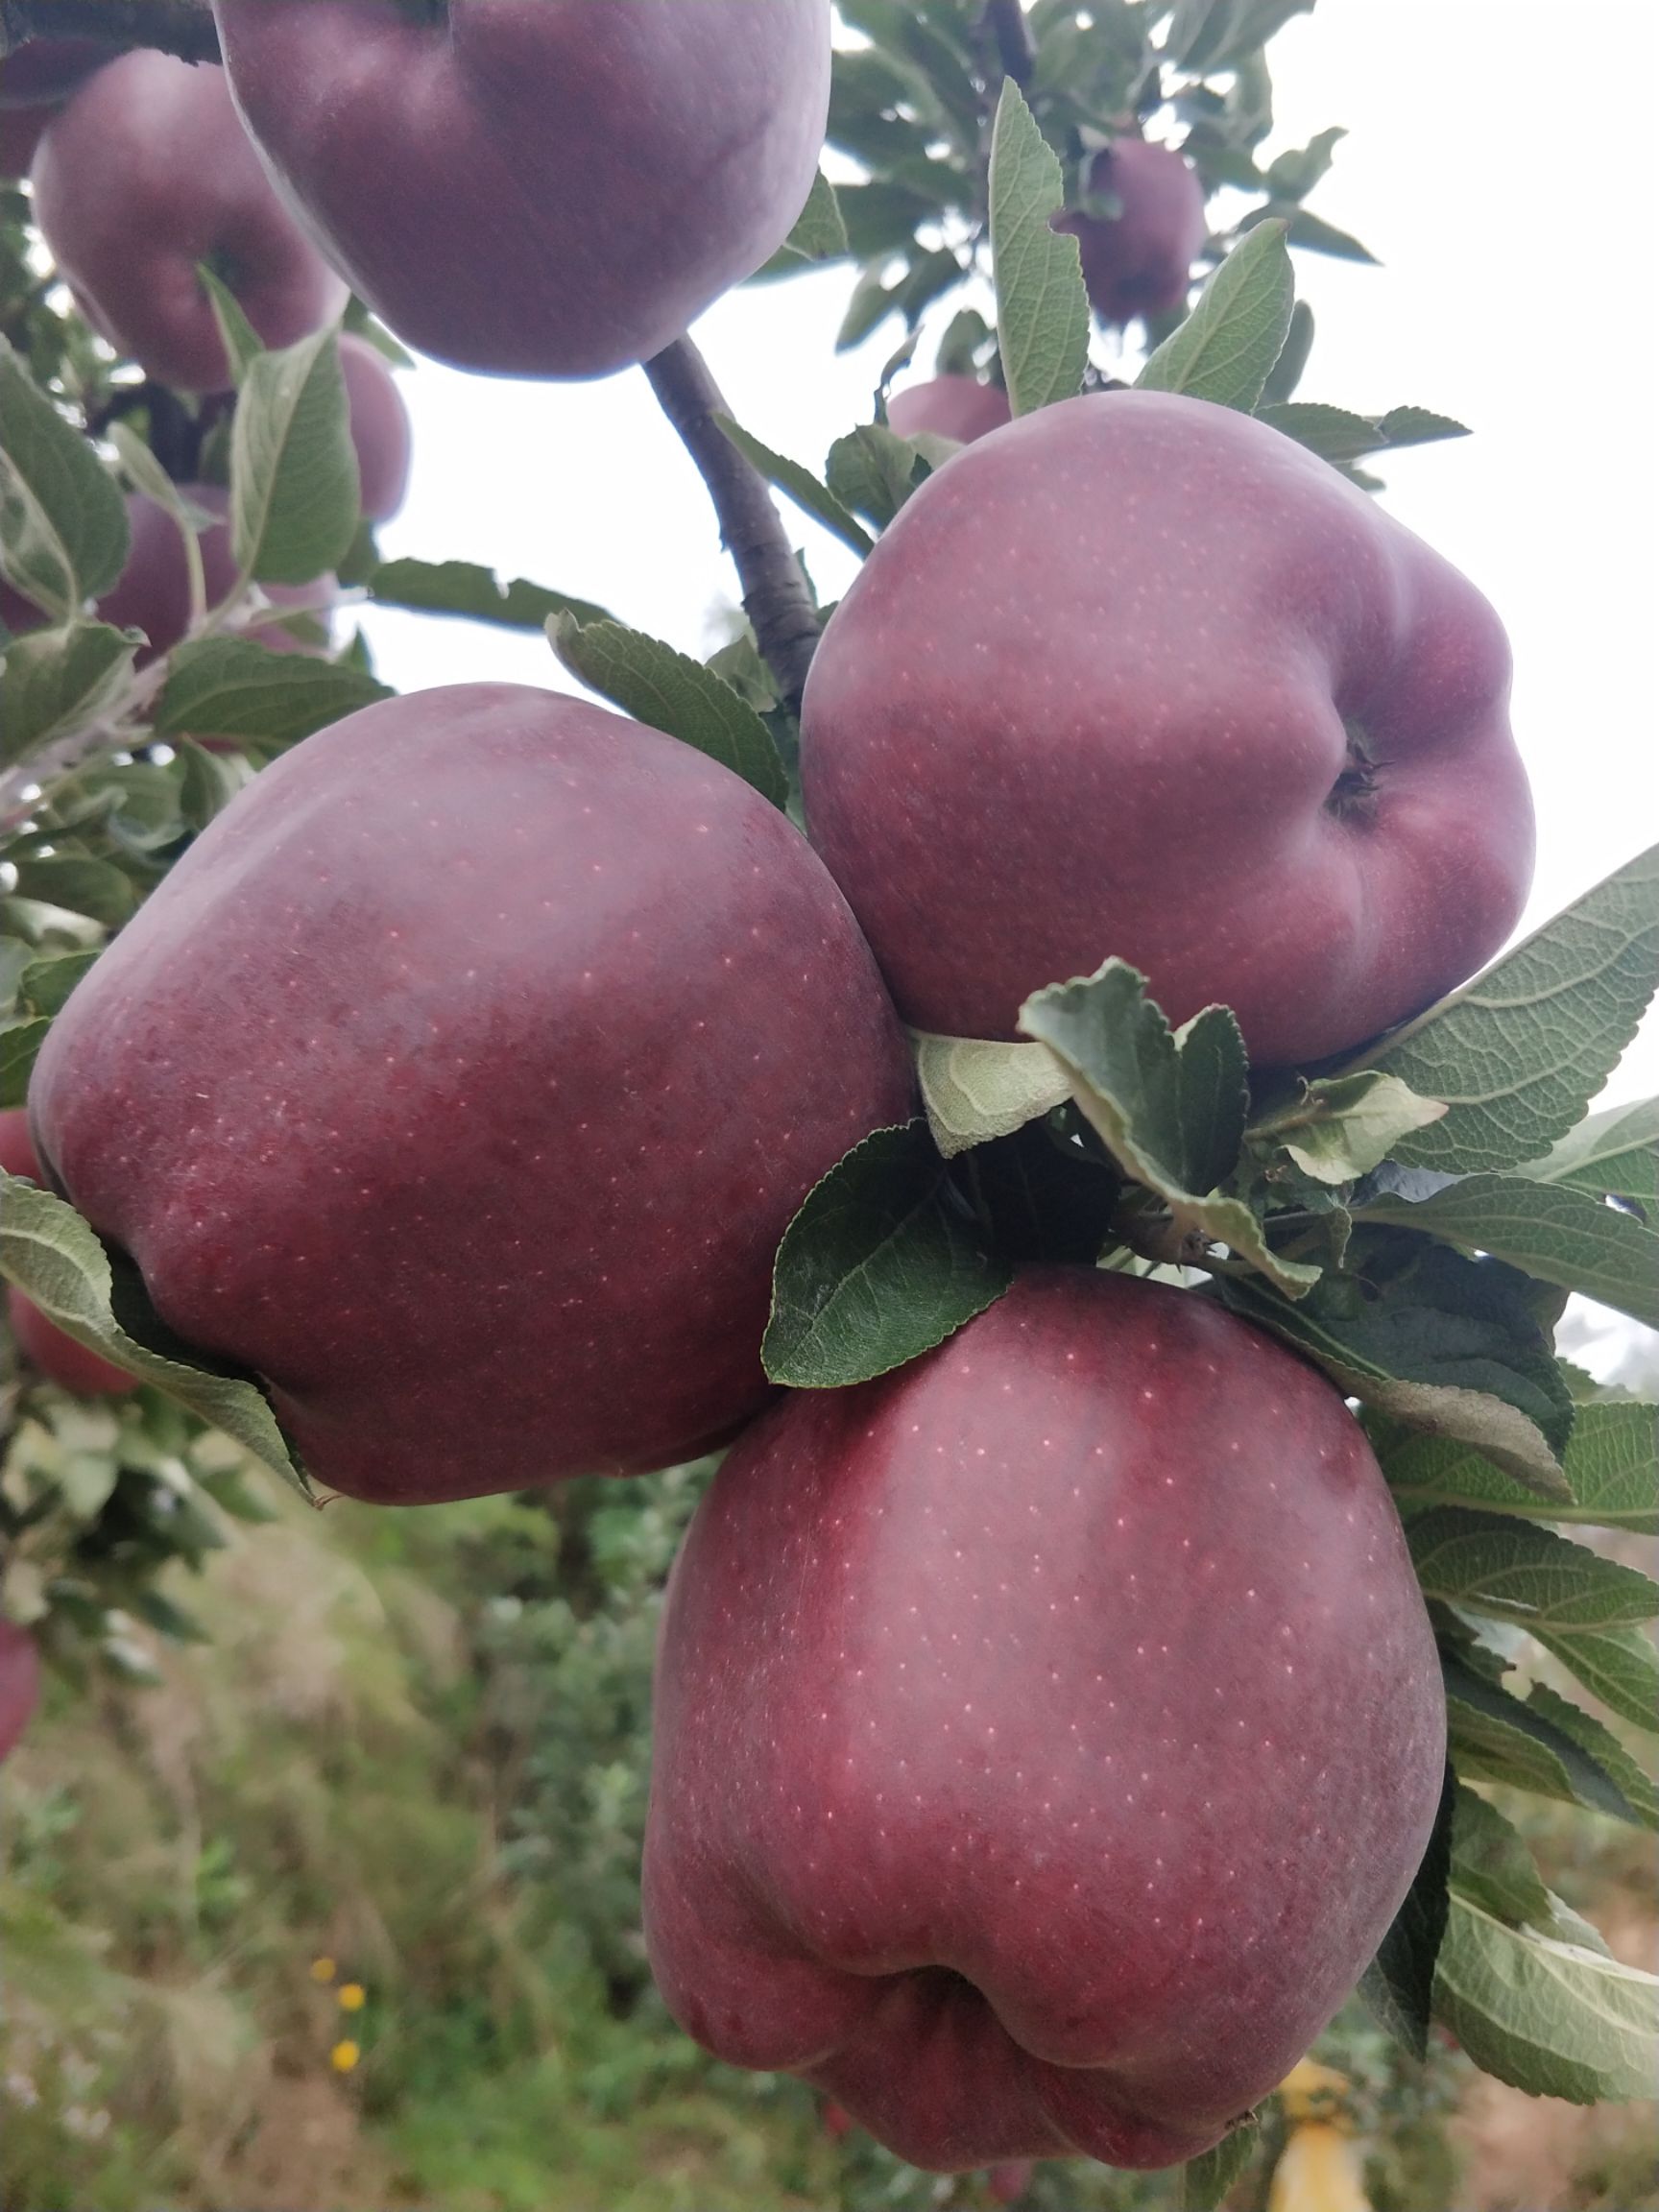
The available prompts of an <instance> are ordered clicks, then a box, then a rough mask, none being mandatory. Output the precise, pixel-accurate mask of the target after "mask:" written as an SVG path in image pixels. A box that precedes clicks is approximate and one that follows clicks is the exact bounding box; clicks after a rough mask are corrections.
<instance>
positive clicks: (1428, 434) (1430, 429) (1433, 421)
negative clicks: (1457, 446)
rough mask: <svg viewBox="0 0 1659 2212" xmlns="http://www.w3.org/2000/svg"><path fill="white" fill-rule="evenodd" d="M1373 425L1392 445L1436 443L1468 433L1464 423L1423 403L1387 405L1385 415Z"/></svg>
mask: <svg viewBox="0 0 1659 2212" xmlns="http://www.w3.org/2000/svg"><path fill="white" fill-rule="evenodd" d="M1377 427H1378V429H1379V430H1380V431H1381V432H1382V433H1383V438H1384V440H1385V441H1386V442H1387V444H1388V445H1392V446H1401V445H1439V444H1440V442H1441V441H1442V440H1443V439H1446V438H1467V437H1468V435H1469V426H1468V424H1467V423H1465V422H1457V421H1454V420H1453V419H1452V417H1451V416H1450V415H1436V414H1434V413H1433V412H1432V411H1431V409H1430V408H1427V407H1390V408H1389V410H1388V412H1387V414H1386V415H1379V416H1378V417H1377Z"/></svg>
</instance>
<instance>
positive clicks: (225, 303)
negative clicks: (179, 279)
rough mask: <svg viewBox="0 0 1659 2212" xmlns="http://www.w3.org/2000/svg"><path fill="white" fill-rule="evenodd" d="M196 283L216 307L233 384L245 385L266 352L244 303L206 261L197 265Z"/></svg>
mask: <svg viewBox="0 0 1659 2212" xmlns="http://www.w3.org/2000/svg"><path fill="white" fill-rule="evenodd" d="M196 280H197V282H198V283H199V284H200V285H201V286H202V289H203V290H204V292H205V293H206V295H207V298H208V301H209V303H210V304H211V306H212V309H213V320H214V321H215V322H216V323H217V324H218V325H219V335H220V337H221V338H222V339H223V340H224V343H225V358H226V359H227V360H228V362H229V364H230V377H231V381H232V382H233V383H235V384H238V385H240V384H243V383H245V382H246V381H247V377H248V372H249V370H250V369H251V368H252V365H253V363H254V362H255V361H256V360H257V359H258V357H259V355H260V354H261V353H263V352H264V350H265V344H264V341H263V339H261V337H260V336H259V333H258V331H257V330H255V329H254V327H253V325H252V323H250V322H249V320H248V318H247V316H246V314H244V312H243V309H242V302H241V301H240V300H238V299H237V297H236V295H235V293H234V292H232V291H231V289H230V287H229V285H228V284H227V283H225V282H224V281H223V279H222V278H221V277H219V276H217V275H216V274H215V273H214V271H213V270H211V269H210V268H209V267H208V266H207V264H206V262H205V261H200V262H198V263H197V265H196Z"/></svg>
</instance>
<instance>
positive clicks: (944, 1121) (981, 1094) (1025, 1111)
mask: <svg viewBox="0 0 1659 2212" xmlns="http://www.w3.org/2000/svg"><path fill="white" fill-rule="evenodd" d="M916 1072H917V1074H918V1076H919V1077H920V1078H921V1083H922V1103H923V1105H924V1106H925V1107H926V1110H927V1126H928V1128H929V1129H930V1130H931V1131H932V1133H933V1142H934V1143H935V1144H936V1145H937V1146H938V1147H939V1150H940V1152H941V1153H942V1154H943V1155H944V1157H945V1158H946V1159H947V1160H951V1159H954V1158H955V1156H956V1154H957V1153H958V1152H966V1151H967V1150H968V1149H969V1148H970V1147H971V1146H972V1145H974V1144H987V1143H989V1142H991V1141H992V1140H993V1139H994V1138H998V1137H1008V1136H1011V1135H1012V1134H1013V1132H1014V1131H1015V1130H1016V1129H1019V1128H1022V1127H1023V1125H1024V1124H1025V1123H1026V1122H1027V1121H1034V1120H1036V1119H1037V1118H1038V1116H1039V1115H1042V1114H1046V1113H1048V1112H1049V1111H1050V1109H1051V1108H1053V1107H1055V1106H1059V1105H1061V1104H1063V1103H1064V1101H1065V1100H1066V1099H1068V1098H1070V1095H1071V1079H1070V1075H1069V1074H1068V1073H1067V1072H1066V1070H1065V1069H1064V1068H1063V1067H1062V1066H1061V1064H1060V1062H1059V1061H1058V1060H1056V1059H1055V1057H1054V1055H1053V1053H1052V1052H1050V1051H1049V1049H1048V1047H1047V1046H1046V1045H1000V1044H997V1043H995V1042H994V1041H991V1040H988V1039H981V1038H977V1037H937V1036H934V1035H932V1034H931V1033H930V1032H928V1031H926V1030H919V1031H918V1032H917V1033H916Z"/></svg>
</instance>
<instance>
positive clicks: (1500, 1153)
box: [1366, 846, 1659, 1174]
mask: <svg viewBox="0 0 1659 2212" xmlns="http://www.w3.org/2000/svg"><path fill="white" fill-rule="evenodd" d="M1655 988H1659V846H1655V847H1653V848H1652V849H1651V850H1650V851H1648V852H1647V853H1643V854H1638V855H1637V857H1636V858H1635V859H1634V860H1631V861H1629V862H1628V863H1627V864H1626V865H1625V866H1624V867H1623V868H1621V869H1620V870H1619V871H1618V873H1617V874H1616V875H1613V876H1610V877H1608V878H1607V879H1606V881H1605V882H1603V883H1599V884H1597V886H1596V888H1595V889H1594V890H1593V891H1588V892H1586V893H1585V895H1584V897H1583V898H1582V899H1580V900H1578V901H1576V902H1575V904H1573V905H1571V906H1569V907H1568V908H1567V910H1566V911H1565V913H1562V914H1558V915H1556V916H1555V918H1554V920H1553V921H1551V922H1547V923H1546V924H1545V925H1544V926H1543V928H1542V929H1539V930H1538V931H1536V932H1535V933H1534V934H1533V935H1532V936H1530V937H1528V938H1527V940H1526V942H1525V943H1524V944H1522V945H1518V946H1517V947H1516V949H1515V950H1514V951H1513V952H1508V953H1505V954H1504V956H1503V959H1502V960H1500V961H1498V962H1497V964H1496V965H1495V966H1494V967H1491V968H1489V969H1488V970H1487V971H1486V973H1485V974H1483V975H1478V976H1477V977H1476V978H1475V980H1474V981H1473V982H1472V983H1466V984H1465V985H1464V986H1463V988H1462V990H1460V991H1457V992H1455V993H1454V994H1453V995H1452V997H1451V998H1446V999H1443V1000H1442V1001H1441V1003H1440V1004H1439V1005H1438V1006H1432V1007H1431V1008H1430V1009H1429V1011H1428V1012H1427V1013H1426V1014H1422V1015H1419V1017H1418V1018H1417V1020H1416V1021H1415V1022H1411V1023H1409V1024H1408V1026H1407V1027H1406V1028H1405V1029H1403V1030H1401V1031H1400V1032H1399V1033H1398V1034H1397V1035H1396V1036H1395V1037H1394V1038H1393V1039H1392V1040H1391V1041H1390V1042H1389V1043H1387V1044H1385V1045H1384V1046H1383V1048H1382V1049H1381V1050H1380V1051H1378V1052H1376V1053H1374V1054H1371V1055H1370V1056H1368V1059H1367V1061H1366V1065H1367V1066H1369V1067H1372V1068H1380V1069H1382V1070H1383V1071H1384V1072H1385V1073H1387V1074H1391V1075H1398V1076H1399V1077H1400V1078H1401V1079H1402V1081H1404V1082H1406V1083H1408V1084H1409V1085H1410V1087H1411V1089H1412V1090H1413V1091H1416V1092H1418V1093H1420V1094H1422V1095H1423V1096H1424V1097H1425V1098H1444V1099H1445V1100H1446V1101H1447V1104H1448V1107H1449V1109H1450V1110H1449V1112H1448V1113H1447V1115H1446V1117H1445V1118H1444V1120H1441V1121H1437V1122H1436V1123H1435V1124H1434V1126H1433V1127H1432V1128H1431V1129H1420V1130H1417V1131H1416V1132H1415V1133H1414V1134H1413V1135H1411V1136H1410V1137H1407V1138H1406V1139H1405V1140H1404V1141H1403V1142H1401V1143H1400V1145H1399V1147H1398V1148H1397V1151H1396V1155H1395V1157H1396V1158H1397V1159H1399V1160H1400V1161H1402V1162H1404V1163H1405V1164H1406V1165H1407V1166H1418V1167H1436V1168H1441V1169H1444V1170H1446V1171H1448V1172H1450V1173H1453V1174H1472V1173H1476V1172H1479V1171H1480V1170H1482V1169H1497V1168H1504V1167H1519V1166H1521V1165H1522V1164H1523V1163H1524V1162H1525V1161H1527V1160H1536V1159H1537V1158H1538V1157H1539V1156H1540V1154H1542V1153H1544V1152H1546V1151H1548V1149H1549V1147H1550V1146H1551V1145H1552V1144H1553V1143H1555V1142H1556V1141H1557V1140H1558V1139H1559V1138H1562V1137H1564V1136H1565V1135H1566V1134H1567V1132H1568V1130H1569V1129H1571V1128H1572V1126H1573V1124H1574V1123H1575V1121H1576V1120H1577V1119H1578V1118H1579V1117H1580V1115H1581V1114H1582V1113H1583V1111H1584V1107H1585V1104H1586V1102H1587V1101H1588V1100H1589V1099H1590V1098H1591V1097H1592V1096H1593V1095H1594V1094H1595V1093H1596V1092H1597V1091H1599V1089H1600V1087H1601V1085H1602V1083H1603V1082H1604V1081H1605V1080H1606V1077H1607V1075H1608V1072H1609V1071H1610V1070H1611V1069H1612V1067H1613V1065H1614V1063H1615V1061H1617V1060H1618V1058H1619V1056H1620V1054H1621V1053H1622V1052H1623V1049H1624V1047H1625V1046H1626V1045H1628V1044H1629V1042H1630V1040H1631V1038H1632V1037H1633V1036H1634V1035H1635V1034H1636V1027H1637V1024H1638V1023H1639V1022H1640V1021H1641V1019H1642V1016H1643V1014H1644V1012H1645V1011H1646V1009H1647V1002H1648V1000H1649V999H1650V998H1652V996H1653V993H1654V990H1655Z"/></svg>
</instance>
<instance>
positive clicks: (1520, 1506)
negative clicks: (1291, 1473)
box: [1373, 1400, 1659, 1535]
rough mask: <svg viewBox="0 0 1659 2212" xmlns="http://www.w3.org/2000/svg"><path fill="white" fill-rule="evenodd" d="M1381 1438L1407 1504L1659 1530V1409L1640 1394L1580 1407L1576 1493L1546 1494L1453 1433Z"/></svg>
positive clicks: (1569, 1453) (1573, 1444) (1573, 1448)
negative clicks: (1526, 1485) (1638, 1397)
mask: <svg viewBox="0 0 1659 2212" xmlns="http://www.w3.org/2000/svg"><path fill="white" fill-rule="evenodd" d="M1373 1434H1374V1437H1375V1438H1376V1441H1377V1443H1378V1447H1379V1456H1380V1458H1381V1459H1382V1461H1383V1473H1384V1474H1385V1475H1386V1476H1387V1478H1388V1480H1389V1483H1390V1484H1391V1486H1392V1488H1393V1491H1394V1495H1395V1497H1396V1498H1398V1499H1399V1500H1401V1501H1402V1503H1407V1504H1410V1503H1417V1502H1422V1503H1431V1504H1449V1505H1475V1506H1486V1507H1488V1508H1491V1509H1493V1510H1501V1511H1503V1512H1504V1513H1511V1514H1523V1515H1527V1516H1529V1517H1532V1518H1540V1517H1542V1518H1544V1519H1547V1520H1550V1521H1562V1522H1582V1523H1586V1524H1589V1525H1592V1526H1594V1527H1601V1528H1628V1529H1632V1530H1634V1531H1636V1532H1637V1533H1639V1534H1644V1535H1659V1408H1655V1407H1651V1406H1642V1405H1638V1404H1637V1403H1636V1402H1635V1401H1633V1400H1623V1401H1620V1402H1611V1403H1595V1404H1591V1405H1587V1406H1580V1407H1579V1408H1578V1411H1577V1413H1576V1415H1575V1419H1574V1423H1573V1433H1572V1435H1571V1436H1570V1437H1569V1438H1568V1440H1567V1449H1566V1452H1565V1454H1564V1455H1563V1461H1562V1463H1563V1466H1564V1467H1565V1470H1566V1475H1567V1481H1568V1483H1569V1485H1570V1486H1571V1488H1572V1492H1573V1496H1572V1498H1571V1499H1555V1498H1551V1499H1549V1500H1545V1499H1541V1498H1540V1497H1538V1496H1537V1495H1536V1494H1535V1493H1533V1492H1531V1491H1529V1490H1527V1489H1523V1488H1522V1487H1521V1485H1520V1484H1519V1483H1518V1482H1516V1481H1515V1480H1514V1479H1511V1478H1510V1477H1509V1476H1508V1475H1506V1474H1504V1473H1503V1471H1502V1470H1501V1469H1500V1468H1498V1467H1496V1466H1494V1465H1493V1463H1492V1461H1491V1460H1490V1459H1487V1458H1484V1457H1482V1455H1480V1453H1479V1451H1478V1450H1476V1449H1474V1448H1473V1447H1472V1446H1470V1445H1469V1444H1466V1443H1463V1442H1460V1441H1458V1440H1457V1439H1455V1438H1453V1437H1446V1436H1431V1435H1423V1434H1419V1433H1414V1432H1412V1431H1409V1430H1407V1429H1399V1430H1393V1429H1389V1430H1387V1431H1385V1432H1384V1433H1383V1434H1382V1435H1381V1436H1377V1435H1376V1431H1373Z"/></svg>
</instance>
